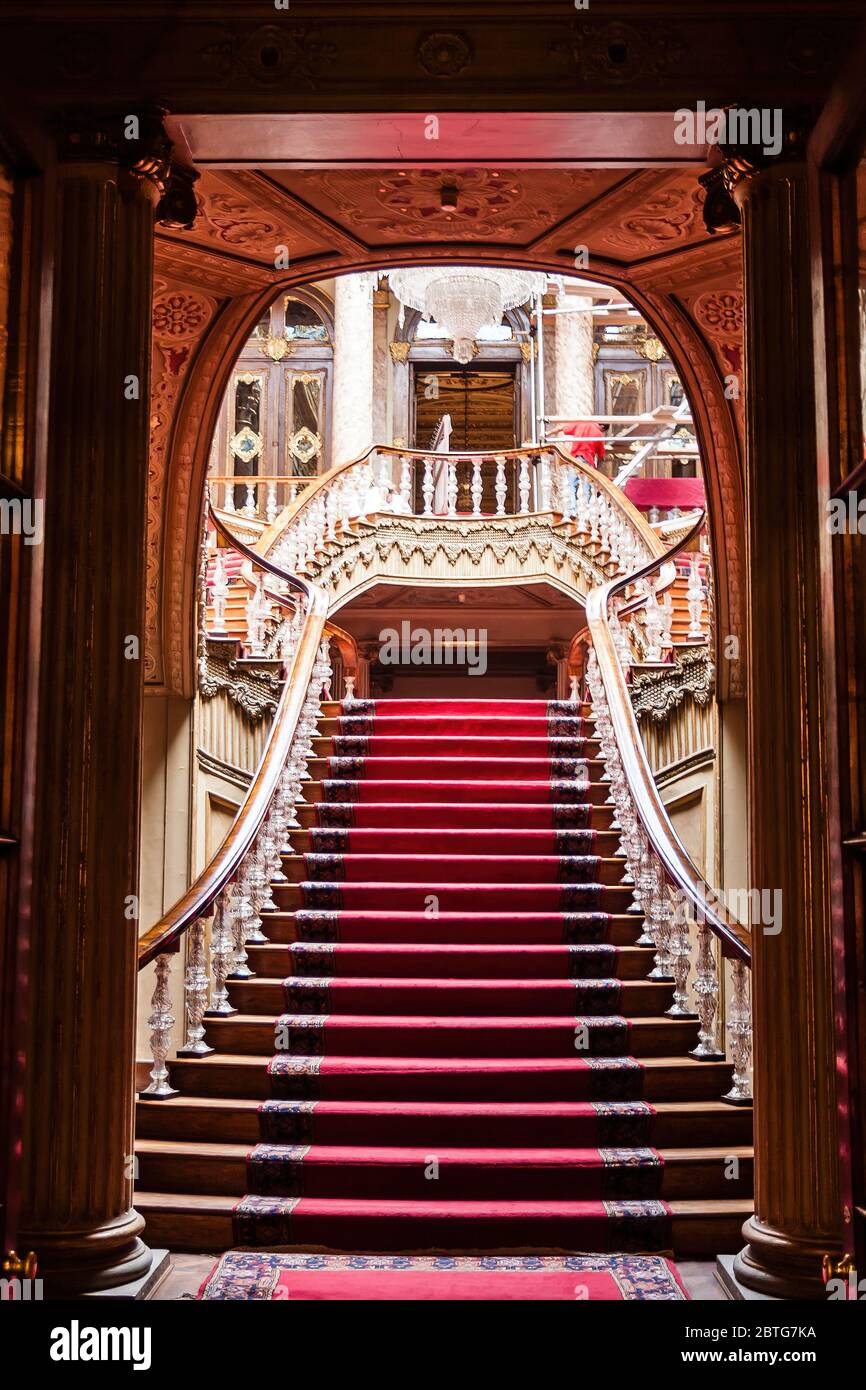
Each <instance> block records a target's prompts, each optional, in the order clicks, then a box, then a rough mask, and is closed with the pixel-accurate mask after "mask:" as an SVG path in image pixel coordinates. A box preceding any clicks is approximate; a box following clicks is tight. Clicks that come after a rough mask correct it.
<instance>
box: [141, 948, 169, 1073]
mask: <svg viewBox="0 0 866 1390" xmlns="http://www.w3.org/2000/svg"><path fill="white" fill-rule="evenodd" d="M174 1024H175V1019H174V1015H173V1013H172V1011H171V956H170V955H162V956H157V958H156V962H155V981H154V987H153V994H152V996H151V1000H150V1016H149V1018H148V1020H147V1026H148V1028H149V1029H150V1051H151V1056H152V1057H153V1066H152V1068H151V1072H150V1083H149V1085H147V1086H145V1088H144V1090H143V1091H142V1092H141V1095H142V1096H147V1097H148V1098H149V1099H150V1100H167V1099H168V1098H169V1097H170V1096H176V1095H177V1094H178V1092H177V1091H176V1089H175V1088H174V1086H172V1084H171V1080H170V1078H169V1074H168V1067H167V1066H166V1064H165V1059H166V1057H167V1056H168V1052H169V1047H170V1046H171V1030H172V1028H173V1027H174Z"/></svg>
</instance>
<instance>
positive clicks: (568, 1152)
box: [204, 700, 682, 1297]
mask: <svg viewBox="0 0 866 1390" xmlns="http://www.w3.org/2000/svg"><path fill="white" fill-rule="evenodd" d="M594 747H595V745H594V744H593V742H592V740H591V737H590V731H589V730H588V729H587V728H586V726H585V724H584V720H583V719H582V718H581V717H580V716H576V715H575V714H574V707H573V706H570V705H566V704H557V703H552V704H548V703H546V702H541V701H531V700H514V701H508V700H492V701H481V700H477V701H475V700H472V701H470V700H431V701H420V700H388V701H377V702H373V701H363V702H359V701H354V702H352V704H351V705H349V706H348V707H347V706H345V705H344V706H343V708H342V714H341V717H340V720H339V733H338V735H337V736H336V737H335V739H334V745H333V750H334V751H333V756H332V757H331V758H330V759H329V760H328V772H327V775H326V778H325V780H324V783H323V788H322V791H323V799H322V801H321V802H319V803H318V804H317V807H316V816H317V823H316V824H315V825H314V826H313V828H312V830H311V833H310V837H309V844H310V848H309V851H308V852H307V853H306V854H305V856H304V875H305V877H304V880H303V882H302V883H301V884H300V885H299V891H300V897H301V901H302V906H301V907H300V908H299V909H298V910H297V911H296V913H295V916H294V923H295V935H296V938H297V939H296V940H295V941H293V942H291V944H289V945H287V946H286V947H285V953H286V978H285V979H284V981H283V993H284V997H285V1013H284V1014H283V1015H282V1016H281V1017H280V1018H279V1019H278V1020H277V1024H276V1044H277V1046H276V1050H275V1054H274V1056H273V1058H272V1060H271V1062H270V1064H269V1068H268V1071H269V1076H270V1085H271V1094H272V1097H273V1098H272V1099H271V1100H269V1101H267V1102H265V1103H264V1104H263V1105H261V1107H260V1111H259V1128H260V1143H258V1144H257V1145H256V1146H255V1147H254V1148H252V1149H251V1150H250V1152H249V1154H248V1158H247V1172H248V1192H247V1195H246V1196H245V1197H244V1198H243V1200H242V1201H241V1202H239V1203H238V1204H237V1206H236V1208H235V1211H234V1214H233V1222H234V1236H235V1244H236V1245H239V1246H246V1247H250V1248H255V1247H269V1248H271V1249H273V1248H275V1247H283V1248H285V1247H292V1246H303V1247H307V1248H314V1249H323V1250H342V1251H364V1252H367V1255H366V1256H365V1258H370V1259H372V1258H373V1252H395V1251H415V1252H423V1251H425V1250H426V1251H442V1250H447V1251H452V1252H457V1251H493V1250H498V1251H508V1250H512V1251H521V1250H522V1251H525V1250H527V1249H535V1250H538V1251H569V1252H575V1251H584V1252H597V1256H593V1258H596V1257H597V1258H599V1259H601V1258H602V1257H604V1258H607V1257H608V1256H607V1254H606V1252H614V1251H617V1252H635V1251H645V1252H649V1251H658V1250H663V1249H665V1248H668V1247H669V1245H670V1231H669V1209H668V1207H667V1205H666V1204H665V1203H664V1202H663V1201H662V1200H661V1199H660V1192H661V1180H662V1160H661V1158H660V1156H659V1154H658V1152H657V1151H656V1149H655V1148H653V1146H652V1137H653V1119H654V1114H655V1112H654V1110H653V1107H652V1106H651V1105H649V1104H648V1103H647V1102H646V1101H644V1100H643V1098H642V1089H643V1068H642V1066H641V1065H640V1063H639V1062H638V1061H637V1060H636V1059H635V1058H634V1057H633V1056H631V1055H630V1034H631V1025H630V1020H629V1019H628V1018H627V1017H625V1016H624V1014H623V1013H622V1011H621V1003H622V992H623V985H622V982H621V980H620V978H619V973H618V956H619V952H620V950H621V947H620V946H619V945H616V944H614V942H613V940H612V939H611V936H612V932H611V924H612V922H613V920H614V917H613V916H612V914H620V915H621V914H623V913H625V911H626V908H627V905H628V903H629V901H630V893H629V892H628V890H627V889H626V888H625V887H623V886H621V884H620V882H619V879H621V871H617V873H618V877H613V878H611V877H610V876H608V877H607V878H605V872H606V871H605V859H604V856H603V855H602V854H600V853H599V849H598V834H597V813H598V808H599V805H600V802H601V801H603V799H604V796H603V793H602V789H601V788H599V787H597V785H596V786H595V787H594V785H593V784H594V783H595V784H597V783H598V779H599V776H600V765H599V764H598V763H597V762H594V757H595V755H594V752H593V750H594ZM597 793H602V794H601V795H599V794H597ZM603 823H604V824H607V822H606V821H604V822H603ZM609 842H610V837H608V843H609ZM607 854H608V856H609V854H610V851H609V849H608V851H607ZM607 862H608V864H609V863H610V861H609V859H608V861H607ZM614 867H616V866H614ZM621 920H622V919H621ZM265 930H267V922H266V921H265ZM638 930H639V925H638V921H637V919H635V924H634V932H633V937H632V939H636V937H637V935H638ZM618 939H620V938H618ZM263 1258H267V1259H271V1258H276V1257H270V1256H269V1257H263ZM465 1263H466V1265H467V1269H466V1270H465V1271H464V1273H466V1274H467V1275H468V1273H469V1272H470V1271H469V1269H468V1266H469V1265H470V1264H471V1262H468V1261H467V1262H465ZM257 1268H258V1273H259V1274H261V1273H262V1268H263V1267H261V1268H259V1267H257ZM268 1268H269V1269H271V1271H272V1272H273V1270H276V1274H275V1276H274V1277H276V1278H282V1277H284V1276H285V1277H286V1278H287V1279H289V1278H290V1276H289V1274H287V1273H286V1272H285V1270H282V1271H281V1270H280V1267H279V1265H274V1266H272V1267H271V1266H269V1267H268ZM299 1268H300V1266H293V1267H292V1269H293V1271H294V1272H293V1273H292V1275H291V1278H294V1279H296V1280H297V1277H298V1275H297V1270H298V1269H299ZM420 1268H421V1267H419V1269H420ZM612 1268H613V1266H608V1267H604V1274H605V1278H606V1279H610V1277H611V1276H610V1269H612ZM635 1268H636V1266H635ZM658 1268H659V1267H657V1266H653V1269H656V1270H658ZM377 1269H385V1266H384V1265H383V1266H377ZM423 1269H424V1277H423V1278H420V1275H419V1280H418V1281H416V1283H417V1285H418V1288H419V1289H420V1288H422V1287H423V1288H424V1289H428V1288H429V1287H430V1282H431V1281H430V1271H429V1269H427V1267H426V1266H425V1267H423ZM599 1269H602V1266H600V1267H599ZM331 1273H332V1274H334V1270H333V1269H332V1271H331ZM239 1277H241V1282H243V1277H245V1276H239ZM256 1277H258V1275H257V1276H256ZM377 1277H378V1276H377ZM383 1277H385V1278H386V1282H387V1275H384V1276H383ZM334 1278H335V1279H336V1283H335V1284H334V1288H335V1289H336V1290H337V1291H336V1292H333V1293H327V1294H322V1295H317V1294H316V1293H315V1292H312V1291H309V1290H308V1291H307V1292H303V1291H302V1292H300V1293H299V1296H300V1297H316V1296H326V1297H340V1296H346V1297H350V1296H353V1295H351V1294H350V1293H345V1294H344V1295H342V1294H341V1293H340V1292H339V1289H340V1287H342V1286H341V1284H340V1278H339V1277H337V1275H336V1274H334ZM290 1282H291V1279H290ZM332 1282H333V1280H332ZM350 1282H351V1281H350ZM434 1282H435V1281H434ZM570 1282H571V1286H572V1288H573V1282H574V1281H573V1279H571V1281H570ZM326 1283H327V1281H325V1283H323V1282H321V1281H320V1283H319V1285H318V1287H319V1288H322V1287H324V1286H325V1284H326ZM411 1283H412V1281H411V1280H410V1284H411ZM614 1283H615V1281H614ZM614 1283H604V1282H603V1283H602V1284H600V1285H599V1288H600V1289H602V1288H603V1289H607V1290H608V1293H607V1294H605V1293H603V1292H601V1293H599V1295H598V1296H600V1297H601V1296H611V1297H616V1296H620V1295H618V1294H617V1293H615V1292H611V1289H613V1288H614ZM269 1287H270V1285H269ZM298 1287H299V1288H301V1289H302V1290H303V1289H307V1285H306V1284H304V1282H303V1280H301V1284H300V1285H299V1286H298ZM327 1287H329V1288H330V1287H331V1285H330V1284H327ZM347 1287H348V1285H347ZM464 1287H465V1288H466V1289H467V1290H471V1289H472V1288H473V1287H474V1285H473V1284H472V1281H471V1279H470V1280H468V1282H465V1284H464ZM479 1287H480V1286H479ZM513 1287H516V1285H515V1286H513ZM536 1287H538V1288H540V1287H541V1281H539V1283H538V1284H537V1286H536ZM551 1287H553V1285H551ZM671 1287H672V1288H673V1289H674V1292H673V1294H672V1295H671V1296H675V1297H681V1296H682V1292H681V1290H680V1288H679V1285H677V1284H676V1281H675V1279H674V1283H673V1284H672V1285H671ZM204 1296H205V1297H222V1296H226V1297H231V1296H234V1295H232V1294H231V1293H228V1294H225V1295H223V1294H221V1293H217V1292H214V1293H211V1294H208V1293H207V1292H205V1294H204ZM254 1296H266V1295H263V1294H256V1295H254ZM359 1296H365V1295H363V1294H361V1295H359ZM377 1296H378V1295H377ZM382 1296H390V1295H388V1294H383V1295H382ZM417 1296H419V1297H420V1296H425V1297H426V1296H432V1297H437V1296H445V1295H437V1294H436V1293H431V1294H429V1295H428V1294H427V1293H424V1294H423V1295H422V1294H421V1293H419V1294H418V1295H417ZM460 1296H463V1295H460ZM465 1296H467V1297H473V1296H481V1295H480V1294H475V1293H472V1292H467V1293H466V1295H465ZM490 1296H494V1297H499V1296H503V1297H504V1296H510V1295H505V1294H492V1295H490ZM521 1296H535V1295H531V1294H527V1295H521ZM553 1296H556V1295H553ZM572 1296H573V1293H572Z"/></svg>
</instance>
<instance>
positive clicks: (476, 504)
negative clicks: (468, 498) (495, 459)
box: [471, 459, 484, 516]
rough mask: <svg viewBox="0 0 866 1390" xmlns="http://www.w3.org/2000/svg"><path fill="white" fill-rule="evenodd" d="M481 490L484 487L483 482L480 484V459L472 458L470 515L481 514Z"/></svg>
mask: <svg viewBox="0 0 866 1390" xmlns="http://www.w3.org/2000/svg"><path fill="white" fill-rule="evenodd" d="M483 490H484V489H483V484H482V481H481V460H480V459H473V460H472V488H471V495H472V515H473V516H480V515H481V497H482V493H483Z"/></svg>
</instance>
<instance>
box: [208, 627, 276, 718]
mask: <svg viewBox="0 0 866 1390" xmlns="http://www.w3.org/2000/svg"><path fill="white" fill-rule="evenodd" d="M234 645H235V644H234V643H232V644H231V646H232V648H234ZM281 664H282V663H280V662H262V663H261V664H256V663H253V662H250V661H241V660H238V659H237V658H236V657H234V656H229V655H228V654H227V653H223V652H221V651H219V650H214V649H213V644H212V643H208V649H207V651H206V653H205V658H204V662H203V669H202V671H201V677H200V681H199V695H200V696H201V698H202V699H203V700H212V699H213V698H214V696H215V695H218V694H219V693H220V692H225V694H226V695H227V696H228V697H229V699H230V700H231V701H232V703H233V704H234V705H236V706H237V708H238V709H239V710H241V711H242V712H243V713H244V714H245V715H246V717H247V719H249V720H250V721H251V723H254V724H258V723H259V722H260V721H261V720H262V719H264V718H265V717H266V716H270V717H272V716H273V715H274V714H275V713H276V708H277V704H278V702H279V698H280V692H281V690H282V681H281V679H280V675H279V667H280V666H281ZM275 666H276V667H277V670H275V669H274V668H275Z"/></svg>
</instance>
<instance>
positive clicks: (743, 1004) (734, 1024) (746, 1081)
mask: <svg viewBox="0 0 866 1390" xmlns="http://www.w3.org/2000/svg"><path fill="white" fill-rule="evenodd" d="M731 983H732V991H733V992H732V996H731V1003H730V1006H729V1008H728V1020H727V1028H728V1041H729V1043H730V1048H731V1058H732V1061H733V1064H734V1075H733V1078H732V1084H731V1089H730V1090H729V1091H726V1092H725V1094H724V1095H723V1096H722V1100H726V1101H727V1102H728V1104H729V1105H750V1104H751V1102H752V1076H751V1062H752V1009H751V1000H750V997H749V972H748V970H747V968H746V965H745V962H744V961H741V960H735V961H734V962H733V965H732V967H731Z"/></svg>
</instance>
